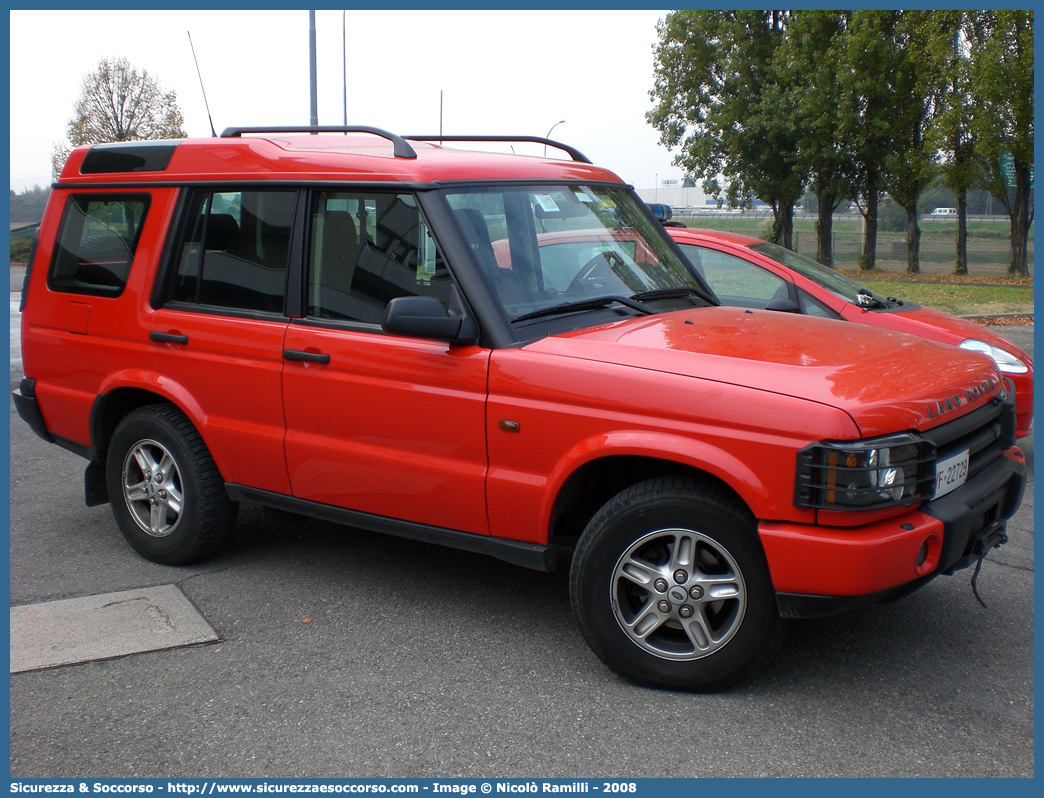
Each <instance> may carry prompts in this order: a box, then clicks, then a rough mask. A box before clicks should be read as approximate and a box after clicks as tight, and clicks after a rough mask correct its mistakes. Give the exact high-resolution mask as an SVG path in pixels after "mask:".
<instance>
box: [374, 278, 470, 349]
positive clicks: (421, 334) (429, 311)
mask: <svg viewBox="0 0 1044 798" xmlns="http://www.w3.org/2000/svg"><path fill="white" fill-rule="evenodd" d="M381 328H382V329H383V330H384V331H385V332H387V333H391V334H392V335H405V336H408V337H410V338H429V339H433V340H447V341H449V342H450V343H451V344H472V343H475V342H476V341H477V340H478V327H477V325H476V324H475V320H474V319H473V318H472V317H471V315H470V314H469V313H468V311H467V308H466V306H465V304H464V298H463V297H462V296H461V294H460V291H459V290H458V289H457V286H455V285H454V286H453V287H452V289H451V296H450V308H449V310H448V311H447V310H446V308H444V307H443V306H442V303H441V302H439V300H437V299H436V298H435V297H432V296H400V297H396V298H395V299H393V300H391V301H390V302H389V303H388V306H387V307H386V308H385V309H384V318H383V319H381Z"/></svg>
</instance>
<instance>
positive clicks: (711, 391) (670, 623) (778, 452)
mask: <svg viewBox="0 0 1044 798" xmlns="http://www.w3.org/2000/svg"><path fill="white" fill-rule="evenodd" d="M327 132H331V131H330V129H310V128H304V129H285V128H282V129H280V128H277V129H270V130H265V131H258V130H236V129H232V130H228V131H225V133H224V134H223V135H222V136H221V137H220V138H213V139H205V140H184V141H164V142H139V143H121V144H111V145H96V146H91V147H83V148H79V149H77V150H75V151H74V152H73V154H72V155H71V157H70V158H69V161H68V163H67V164H66V166H65V169H64V171H63V172H62V175H61V177H60V178H59V180H58V182H57V184H56V185H55V187H54V190H53V192H52V195H51V200H50V204H49V206H48V209H47V212H46V215H45V217H44V220H43V224H42V226H41V228H40V236H39V243H38V246H37V249H36V252H35V256H34V258H33V262H32V264H31V270H30V274H29V276H28V279H27V282H26V290H25V294H24V297H23V304H24V309H23V315H22V347H23V363H24V368H25V378H24V379H23V380H22V382H21V385H20V387H19V389H18V390H17V391H16V392H15V397H14V398H15V402H16V404H17V408H18V410H19V412H20V414H21V415H22V417H23V418H24V419H25V420H26V421H27V422H28V423H29V425H30V426H31V427H32V428H33V430H35V431H36V433H37V434H39V435H40V436H41V437H43V438H44V439H45V440H48V441H52V442H54V443H56V444H58V445H59V446H62V447H65V448H67V449H70V450H72V451H74V452H77V453H79V454H81V455H83V456H84V457H85V458H86V459H87V468H86V472H85V488H86V500H87V502H88V504H98V503H103V502H109V503H110V504H111V506H112V510H113V514H114V515H115V518H116V522H117V524H118V526H119V528H120V530H121V532H122V533H123V535H124V536H125V537H126V539H127V540H128V542H129V543H130V544H131V545H132V546H133V547H134V548H135V549H136V550H137V551H139V552H140V553H141V554H142V555H144V556H145V557H148V558H150V559H153V560H156V561H158V562H163V563H171V564H179V563H188V562H191V561H194V560H198V559H200V558H202V557H206V556H207V555H208V554H210V553H212V552H213V551H214V550H215V549H217V548H218V547H219V546H220V545H222V544H223V543H225V541H226V540H227V539H228V538H229V537H230V535H231V534H232V531H233V528H234V524H235V520H236V508H237V506H238V503H239V502H244V501H246V502H255V503H260V504H262V505H266V506H270V507H276V508H282V509H285V510H290V511H294V512H298V513H304V514H308V515H311V516H315V517H318V518H323V519H328V520H334V521H340V522H343V523H345V524H346V525H348V526H351V527H356V528H365V529H371V530H378V531H381V532H386V533H389V534H393V535H399V536H402V537H405V538H410V539H415V540H423V541H432V542H437V543H442V544H445V545H449V546H456V547H460V548H463V549H467V550H471V551H477V552H485V553H488V554H490V555H493V556H495V557H499V558H501V559H503V560H507V561H510V562H513V563H517V564H519V565H522V566H527V567H530V568H538V569H550V568H552V567H554V566H555V564H556V561H557V560H558V559H559V558H558V557H557V556H556V554H558V553H560V552H566V551H571V552H572V555H571V565H570V568H571V575H570V587H571V592H572V604H573V609H574V611H575V613H576V617H577V621H578V623H579V625H580V628H581V630H582V632H583V634H584V636H585V637H586V639H587V641H588V642H589V644H590V645H591V647H592V649H593V650H594V651H595V652H596V653H597V655H598V656H599V657H600V658H601V659H602V660H603V661H604V662H605V663H606V664H608V665H609V666H610V667H611V668H613V669H614V670H616V671H617V672H618V673H620V674H622V675H623V676H625V677H626V678H628V679H632V680H634V681H637V682H641V683H645V684H651V685H657V686H665V687H673V688H681V689H710V688H715V687H720V686H723V685H725V684H728V683H730V682H732V681H734V680H735V679H737V678H738V677H740V676H741V675H742V674H744V673H745V672H747V671H749V670H750V669H751V668H753V667H754V666H756V665H758V664H759V663H761V662H763V661H764V660H765V659H766V658H767V657H768V656H769V655H770V654H771V652H772V650H773V647H774V645H775V643H776V642H777V641H778V640H779V637H780V634H781V629H782V619H783V618H787V617H800V616H816V615H822V614H826V613H829V612H834V611H837V610H840V609H843V608H847V607H850V606H853V605H855V604H858V603H860V602H866V601H872V600H875V599H878V598H881V597H883V596H886V595H889V594H893V593H895V592H896V591H905V590H909V589H911V588H913V587H915V586H917V585H919V584H922V583H923V582H925V581H927V580H929V579H931V578H932V577H934V576H936V575H938V574H940V573H950V572H952V571H953V570H955V569H957V568H961V567H963V566H966V565H968V564H969V563H972V562H974V561H976V560H977V559H979V558H980V557H982V556H984V555H985V553H986V552H988V551H989V550H990V549H991V548H993V547H994V546H996V545H999V544H1000V543H1001V542H1003V541H1004V539H1005V521H1006V519H1008V518H1009V517H1011V515H1012V514H1013V513H1014V512H1015V510H1016V508H1017V507H1018V505H1019V501H1020V499H1021V495H1022V490H1023V483H1024V471H1025V465H1024V458H1023V457H1022V453H1021V452H1020V450H1019V449H1017V448H1015V446H1014V441H1015V438H1014V431H1015V414H1014V411H1013V406H1012V400H1011V397H1010V396H1009V395H1008V394H1007V393H1006V391H1005V388H1004V380H1003V379H1002V377H1001V374H1000V373H999V372H998V369H997V366H996V365H995V363H994V362H993V361H992V360H990V359H989V358H988V357H986V356H985V355H983V354H979V353H975V352H966V351H961V350H958V349H955V348H953V347H950V346H945V345H941V344H936V343H932V342H928V341H925V340H922V339H919V338H915V337H912V336H907V335H904V334H900V333H894V332H887V331H881V330H875V329H871V328H868V327H865V326H862V325H854V324H844V323H841V322H837V321H831V320H825V319H815V318H802V317H796V316H794V315H791V314H781V313H775V312H770V311H762V310H752V309H744V308H735V307H721V306H719V305H718V302H717V300H716V299H715V297H714V294H713V293H712V292H711V291H710V290H709V289H708V288H707V286H706V284H705V283H704V282H703V281H702V280H701V278H700V277H699V276H698V275H697V274H695V273H694V272H693V271H692V270H690V269H689V268H688V267H687V266H686V264H685V262H684V260H683V258H682V256H681V254H680V252H679V250H678V249H677V246H676V244H674V243H673V242H672V241H671V240H670V239H669V238H668V237H667V236H666V235H665V234H664V232H663V229H662V228H661V227H660V226H659V224H658V223H657V222H656V221H655V220H654V219H653V218H652V217H651V216H650V215H649V211H648V209H647V208H646V206H645V205H644V204H643V203H642V202H641V201H640V200H639V199H638V198H637V197H636V196H635V195H634V194H633V193H632V191H631V190H630V189H629V188H628V187H627V186H625V185H624V184H623V183H622V182H621V181H620V179H619V178H618V177H617V176H616V175H614V174H612V173H611V172H609V171H606V170H604V169H600V168H596V167H594V166H592V165H591V164H590V163H589V162H588V161H587V159H586V158H584V157H583V155H582V154H580V153H579V152H577V151H576V150H574V149H572V148H569V147H566V146H564V145H561V144H558V143H556V142H546V143H547V144H548V145H550V146H554V147H558V148H560V149H562V150H564V151H565V152H566V153H567V154H568V155H569V156H570V157H571V160H560V159H555V158H542V157H541V158H538V157H526V156H515V155H502V154H495V153H489V152H478V151H469V150H466V149H461V148H459V146H456V145H455V142H454V141H450V140H449V139H436V138H435V137H427V138H425V137H410V138H402V137H399V136H396V135H393V134H390V133H387V132H385V131H380V130H376V129H373V128H351V129H336V132H338V133H341V134H344V133H350V134H353V135H307V134H309V133H327ZM509 138H510V139H511V140H516V139H515V138H514V137H509ZM536 141H538V142H544V141H545V140H543V139H537V140H536ZM447 142H449V143H450V145H451V146H446V144H447ZM549 242H554V243H556V246H547V244H548V243H549ZM563 559H564V557H563Z"/></svg>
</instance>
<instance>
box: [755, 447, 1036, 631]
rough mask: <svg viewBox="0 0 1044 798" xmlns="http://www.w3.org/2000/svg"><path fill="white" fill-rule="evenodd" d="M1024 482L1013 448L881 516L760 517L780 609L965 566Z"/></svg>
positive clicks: (837, 599) (1015, 502) (813, 611)
mask: <svg viewBox="0 0 1044 798" xmlns="http://www.w3.org/2000/svg"><path fill="white" fill-rule="evenodd" d="M1025 483H1026V462H1025V457H1024V456H1023V454H1022V451H1021V450H1020V449H1018V448H1015V447H1013V448H1011V449H1009V450H1008V451H1007V452H1005V454H1004V456H1003V457H1002V458H1000V459H999V460H998V461H997V462H996V463H994V464H993V466H992V467H991V468H989V469H987V470H986V471H984V472H982V473H980V474H977V475H976V476H975V477H973V478H971V479H969V480H968V482H967V483H965V484H964V485H962V486H961V487H960V488H958V489H957V490H955V491H953V492H952V493H949V494H947V495H946V496H943V497H941V498H939V499H936V500H934V501H931V502H927V503H925V504H922V505H921V506H920V507H918V509H916V510H913V511H911V512H909V513H906V514H904V515H900V516H897V517H895V518H890V519H888V520H886V521H879V522H877V523H873V524H867V525H866V526H862V527H852V528H845V529H840V528H831V527H815V526H807V525H802V524H789V523H774V522H762V523H761V524H760V525H759V527H758V533H759V535H760V537H761V543H762V546H763V547H764V550H765V556H766V557H767V559H768V564H769V571H770V572H771V574H772V584H773V587H774V588H775V590H776V593H777V603H778V605H779V608H780V613H781V614H782V615H784V617H821V616H825V615H831V614H834V613H835V612H840V611H843V610H847V609H851V608H852V607H854V606H858V605H861V604H866V603H870V602H873V601H879V600H881V599H883V598H886V597H888V596H890V595H892V594H894V593H897V592H908V591H909V590H911V589H914V588H916V587H918V586H920V585H921V584H923V583H924V582H926V581H928V580H929V579H931V578H933V577H934V576H937V575H938V574H940V573H945V574H949V573H953V572H954V571H955V570H957V569H959V568H964V567H966V566H968V565H970V564H971V563H973V562H974V561H975V560H976V559H978V558H979V556H980V555H981V554H982V553H984V552H985V551H989V549H990V548H993V547H994V546H996V545H999V544H1000V543H1001V542H1003V540H1004V527H1005V522H1006V521H1007V520H1008V519H1009V518H1011V516H1012V515H1014V514H1015V511H1016V510H1017V509H1018V507H1019V503H1020V502H1021V501H1022V493H1023V490H1024V489H1025Z"/></svg>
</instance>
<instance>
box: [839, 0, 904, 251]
mask: <svg viewBox="0 0 1044 798" xmlns="http://www.w3.org/2000/svg"><path fill="white" fill-rule="evenodd" d="M900 13H901V12H898V11H877V10H874V11H870V10H858V11H850V12H847V13H846V17H847V24H846V31H847V35H846V36H845V38H844V43H843V47H842V48H841V50H840V61H839V69H838V81H839V83H840V84H841V89H842V91H841V97H842V102H843V103H844V108H843V109H842V113H841V116H840V119H841V134H842V136H844V139H845V141H847V142H848V147H849V149H850V152H851V153H852V165H853V167H854V168H855V185H856V189H857V194H856V200H857V203H858V206H859V212H860V213H861V214H862V215H863V250H862V252H861V254H860V256H859V268H861V269H873V268H874V267H875V265H876V262H877V226H878V205H879V203H880V201H881V193H882V191H883V185H884V178H885V158H886V157H887V155H888V153H889V152H890V151H891V148H892V132H893V131H892V123H893V119H892V107H891V103H892V100H893V91H892V89H891V83H892V81H893V80H894V79H895V75H896V72H897V70H898V68H899V67H898V65H897V64H896V51H895V47H894V46H893V43H894V31H895V26H896V24H897V23H898V19H899V14H900Z"/></svg>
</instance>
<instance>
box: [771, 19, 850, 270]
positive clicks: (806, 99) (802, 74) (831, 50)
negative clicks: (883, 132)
mask: <svg viewBox="0 0 1044 798" xmlns="http://www.w3.org/2000/svg"><path fill="white" fill-rule="evenodd" d="M844 27H845V19H844V16H843V15H842V14H840V13H838V12H836V11H810V10H809V11H795V12H794V13H793V14H792V15H791V18H790V21H789V24H788V38H787V41H786V42H785V43H784V44H783V46H782V47H780V48H779V50H778V51H777V55H778V62H779V69H780V72H781V74H782V75H783V76H784V82H785V83H786V84H787V85H790V86H792V87H793V89H792V97H793V98H794V100H795V112H796V115H797V125H796V131H797V137H798V138H797V145H798V156H799V162H800V164H801V171H803V172H805V173H807V175H808V181H809V187H810V188H811V189H812V191H813V192H814V193H815V195H816V209H817V211H816V212H817V220H816V239H817V245H816V260H818V261H819V262H820V263H822V264H823V265H825V266H831V267H832V266H833V265H834V255H833V222H834V211H835V210H837V208H838V206H839V205H840V204H841V203H842V202H845V201H847V200H849V199H851V198H852V197H853V196H854V194H855V188H854V185H853V183H854V173H853V169H852V156H851V152H850V151H849V149H848V147H847V143H846V141H845V138H844V137H843V136H842V134H841V130H842V125H841V113H842V110H843V107H844V105H843V103H842V102H841V84H840V83H839V82H838V79H837V64H838V59H839V54H838V53H839V49H840V48H841V46H842V45H841V41H842V38H843V36H844V35H845V32H844Z"/></svg>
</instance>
